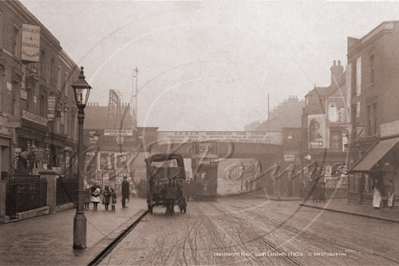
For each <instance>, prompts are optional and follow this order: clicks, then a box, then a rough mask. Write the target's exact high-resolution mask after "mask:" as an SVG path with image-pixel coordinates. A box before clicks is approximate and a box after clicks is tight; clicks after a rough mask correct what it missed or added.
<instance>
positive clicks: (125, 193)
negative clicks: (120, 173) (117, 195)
mask: <svg viewBox="0 0 399 266" xmlns="http://www.w3.org/2000/svg"><path fill="white" fill-rule="evenodd" d="M129 195H130V184H129V181H127V176H124V177H123V181H122V208H127V206H126V199H129Z"/></svg>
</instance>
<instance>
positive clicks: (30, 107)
mask: <svg viewBox="0 0 399 266" xmlns="http://www.w3.org/2000/svg"><path fill="white" fill-rule="evenodd" d="M27 95H28V100H27V104H28V106H27V110H28V111H29V112H31V113H33V95H34V91H33V89H30V88H28V89H27Z"/></svg>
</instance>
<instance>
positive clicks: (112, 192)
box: [109, 188, 116, 211]
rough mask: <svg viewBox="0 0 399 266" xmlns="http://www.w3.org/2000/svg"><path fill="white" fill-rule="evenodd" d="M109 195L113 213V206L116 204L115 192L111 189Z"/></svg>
mask: <svg viewBox="0 0 399 266" xmlns="http://www.w3.org/2000/svg"><path fill="white" fill-rule="evenodd" d="M109 195H110V197H111V207H112V211H115V204H116V193H115V190H114V189H113V188H111V190H110V192H109Z"/></svg>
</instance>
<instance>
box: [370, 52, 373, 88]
mask: <svg viewBox="0 0 399 266" xmlns="http://www.w3.org/2000/svg"><path fill="white" fill-rule="evenodd" d="M370 83H371V84H373V83H374V55H371V56H370Z"/></svg>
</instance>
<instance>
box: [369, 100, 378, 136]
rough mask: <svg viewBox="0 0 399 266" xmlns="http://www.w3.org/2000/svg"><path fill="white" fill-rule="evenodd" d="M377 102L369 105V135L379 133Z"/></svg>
mask: <svg viewBox="0 0 399 266" xmlns="http://www.w3.org/2000/svg"><path fill="white" fill-rule="evenodd" d="M377 131H378V130H377V103H373V104H370V105H368V106H367V135H368V136H374V135H375V134H377Z"/></svg>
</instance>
